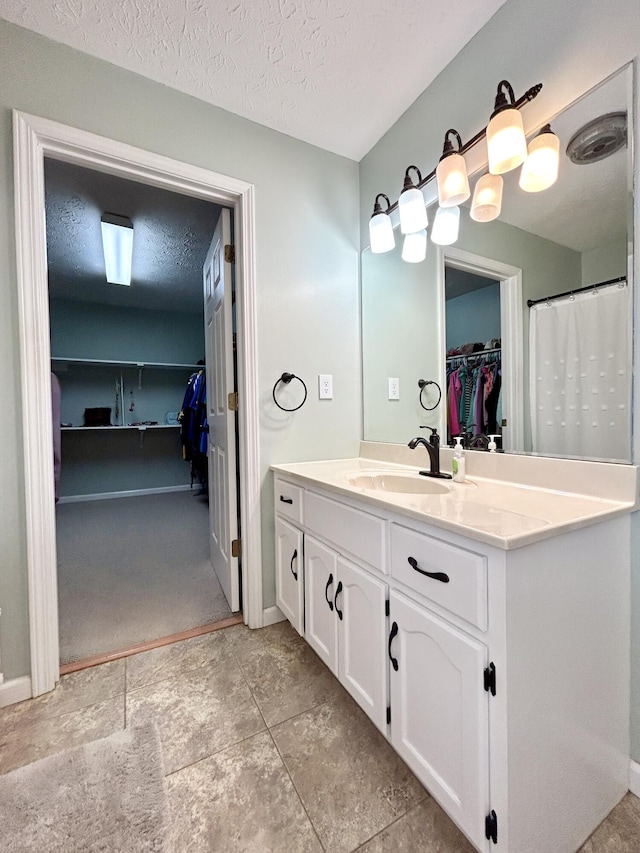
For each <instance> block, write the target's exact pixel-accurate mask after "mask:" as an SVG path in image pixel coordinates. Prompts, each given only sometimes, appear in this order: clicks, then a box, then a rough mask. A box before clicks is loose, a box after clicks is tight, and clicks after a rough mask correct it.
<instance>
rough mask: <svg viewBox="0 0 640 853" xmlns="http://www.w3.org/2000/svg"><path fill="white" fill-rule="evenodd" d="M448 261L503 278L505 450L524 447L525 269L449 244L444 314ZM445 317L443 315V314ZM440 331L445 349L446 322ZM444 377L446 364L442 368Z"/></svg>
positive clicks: (445, 259)
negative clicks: (523, 275) (523, 306)
mask: <svg viewBox="0 0 640 853" xmlns="http://www.w3.org/2000/svg"><path fill="white" fill-rule="evenodd" d="M445 264H447V265H448V266H451V267H455V268H456V269H461V270H466V271H467V272H472V273H475V274H476V275H485V276H486V275H490V276H492V277H495V278H498V279H500V326H501V329H500V334H501V338H502V388H503V391H504V401H505V402H506V403H507V406H508V409H505V408H504V407H503V416H505V417H506V418H507V431H506V432H505V433H504V439H503V445H502V448H503V450H507V451H512V450H520V451H521V450H524V350H523V346H524V337H523V309H522V270H521V269H519V268H518V267H512V266H511V265H509V264H503V263H502V262H501V261H494V260H492V259H491V258H484V257H482V256H481V255H475V254H473V253H472V252H466V251H464V250H463V249H456V248H455V247H453V246H447V247H446V248H443V249H442V250H441V273H440V274H441V279H442V288H443V291H442V293H443V295H442V302H443V308H442V315H443V317H444V311H445V309H444V275H445V274H444V267H445ZM441 319H442V318H441ZM441 328H442V331H441V335H442V338H443V343H442V346H441V350H442V352H443V353H444V351H445V348H446V345H445V343H444V335H445V331H444V330H445V329H446V326H444V325H442V327H441ZM441 375H442V378H443V380H444V376H445V373H444V368H443V369H442V370H441Z"/></svg>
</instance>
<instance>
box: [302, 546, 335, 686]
mask: <svg viewBox="0 0 640 853" xmlns="http://www.w3.org/2000/svg"><path fill="white" fill-rule="evenodd" d="M337 559H338V555H337V554H336V552H335V551H332V550H331V548H327V546H326V545H323V544H322V543H321V542H318V540H317V539H314V538H313V536H306V537H305V547H304V601H305V629H304V636H305V639H306V641H307V642H308V643H309V645H310V646H311V648H312V649H313V650H314V651H315V652H316V654H317V655H318V656H319V657H320V659H321V660H322V661H323V662H324V663H325V664H326V665H327V666H328V667H329V669H330V670H331V671H332V672H333V673H334V674H335V675H337V674H338V662H337V653H338V618H337V616H336V612H335V608H334V603H333V599H334V596H335V592H336V588H337V585H338V579H337V572H338V570H337V566H336V563H337Z"/></svg>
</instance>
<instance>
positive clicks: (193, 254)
mask: <svg viewBox="0 0 640 853" xmlns="http://www.w3.org/2000/svg"><path fill="white" fill-rule="evenodd" d="M45 200H46V222H47V264H48V269H49V292H50V294H51V296H53V297H58V298H63V299H77V300H81V301H87V302H102V303H105V304H107V305H122V306H125V307H133V306H135V307H140V308H153V309H159V310H170V311H185V312H199V313H202V266H203V264H204V260H205V257H206V254H207V249H208V248H209V244H210V243H211V238H212V237H213V232H214V229H215V226H216V222H217V221H218V216H219V215H220V208H219V207H218V206H217V205H215V204H211V203H210V202H207V201H202V200H201V199H195V198H190V197H189V196H184V195H178V194H176V193H171V192H167V190H162V189H158V188H157V187H150V186H146V185H145V184H140V183H136V182H134V181H128V180H124V179H123V178H117V177H114V176H112V175H106V174H103V173H101V172H95V171H92V170H90V169H84V168H81V167H80V166H74V165H70V164H68V163H61V162H58V161H56V160H45ZM103 213H117V214H120V215H122V216H128V217H129V218H130V219H131V221H132V222H133V270H132V281H131V286H130V287H122V286H120V285H115V284H107V281H106V279H105V270H104V256H103V253H102V239H101V234H100V217H101V216H102V214H103Z"/></svg>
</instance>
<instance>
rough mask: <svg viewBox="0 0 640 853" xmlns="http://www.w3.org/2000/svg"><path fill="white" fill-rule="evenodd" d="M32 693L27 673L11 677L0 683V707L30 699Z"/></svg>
mask: <svg viewBox="0 0 640 853" xmlns="http://www.w3.org/2000/svg"><path fill="white" fill-rule="evenodd" d="M32 695H33V694H32V692H31V679H30V678H29V676H28V675H23V676H22V677H21V678H12V679H11V680H10V681H5V682H4V684H0V708H6V707H7V705H15V704H16V702H24V700H25V699H31V697H32Z"/></svg>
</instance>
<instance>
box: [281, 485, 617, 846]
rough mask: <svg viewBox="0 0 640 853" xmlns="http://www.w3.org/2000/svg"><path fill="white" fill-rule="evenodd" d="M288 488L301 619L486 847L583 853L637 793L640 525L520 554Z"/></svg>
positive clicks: (284, 566) (285, 607)
mask: <svg viewBox="0 0 640 853" xmlns="http://www.w3.org/2000/svg"><path fill="white" fill-rule="evenodd" d="M286 476H287V474H286V473H285V472H283V471H282V470H278V472H277V477H276V492H275V497H276V515H277V519H276V529H277V531H278V535H277V541H278V543H279V544H278V546H277V547H278V570H277V587H278V589H277V600H278V604H279V606H280V607H281V609H282V611H283V613H284V614H285V615H286V616H287V618H288V619H290V621H291V622H292V624H293V625H294V626H295V627H296V628H297V630H299V631H300V630H304V636H305V639H306V640H307V642H309V644H310V645H311V646H312V647H313V648H314V649H315V651H316V652H317V654H318V655H319V656H320V658H321V659H322V660H323V661H324V662H325V663H326V664H327V666H328V667H329V668H330V669H331V670H332V671H333V672H334V673H335V674H336V675H337V677H339V678H340V680H341V682H342V684H343V685H344V686H345V687H346V689H347V690H349V692H350V693H351V695H352V696H353V697H354V698H355V699H356V701H357V702H358V703H359V704H360V705H361V707H362V708H364V710H365V711H366V712H367V713H368V714H369V716H370V717H371V719H372V720H373V721H374V722H375V724H376V725H377V726H378V727H379V728H380V729H381V730H382V731H383V733H384V734H385V736H386V737H387V738H388V740H389V741H390V743H391V744H392V746H393V747H394V748H395V749H396V751H397V752H398V754H399V755H400V756H402V758H403V759H404V760H405V761H406V763H407V764H408V765H409V767H411V769H412V770H413V771H414V773H415V774H416V776H417V777H418V778H419V779H420V781H421V782H422V783H423V784H424V786H425V787H426V788H427V790H428V791H429V793H430V794H431V795H432V796H433V797H434V799H436V800H437V801H438V802H439V803H440V805H441V806H442V807H443V808H444V809H445V811H446V812H447V813H448V814H449V815H450V817H451V818H452V819H453V820H454V821H455V822H456V823H457V824H458V826H459V827H460V828H461V829H462V831H463V832H464V833H465V835H466V836H467V837H468V838H469V840H470V841H471V842H472V844H473V845H474V846H475V847H476V848H477V849H478V850H479V851H482V853H490V851H494V850H496V851H498V853H501V852H502V851H504V853H532V851H534V850H535V851H536V853H574V851H575V850H577V849H578V848H579V847H580V845H581V844H582V843H584V841H585V840H586V838H587V837H588V835H589V834H590V833H591V832H592V831H593V830H594V829H595V828H596V826H597V825H598V824H599V823H600V822H601V821H602V820H603V819H604V818H605V817H606V815H607V814H608V812H609V811H610V810H611V809H612V808H613V807H614V806H615V805H616V804H617V802H618V801H619V800H620V799H621V798H622V796H623V795H624V793H625V791H626V790H627V788H628V778H629V732H628V691H629V674H628V668H629V642H630V640H629V565H630V558H629V544H628V543H629V538H630V537H629V515H628V514H626V515H621V514H619V515H616V516H614V517H607V518H602V519H599V520H598V523H596V524H591V525H590V526H584V525H583V526H579V525H576V526H575V529H574V527H572V526H568V527H567V529H565V530H563V531H562V532H561V533H558V534H557V535H555V536H552V537H547V538H544V537H542V536H541V537H539V538H537V539H534V540H532V541H527V543H526V544H524V545H522V546H521V547H515V548H514V547H509V545H508V544H507V545H504V546H500V544H499V543H498V544H495V545H494V544H489V543H488V542H486V541H482V538H481V537H478V536H474V535H473V531H469V533H468V534H467V531H466V530H465V528H462V527H460V532H453V531H452V530H445V529H443V528H442V527H439V526H436V525H435V524H433V523H430V521H429V519H428V518H426V517H423V518H422V519H418V518H416V517H415V516H416V513H413V514H411V513H410V512H403V511H402V509H401V508H398V506H397V505H394V504H393V503H391V502H387V503H382V502H381V501H376V502H373V501H369V502H368V501H367V500H366V496H365V497H364V498H363V496H362V495H361V494H358V493H354V494H353V496H351V495H349V494H345V493H344V491H343V492H339V493H336V492H332V491H331V489H329V488H327V487H326V486H325V485H324V484H323V483H317V484H316V483H315V482H313V481H308V480H305V479H304V478H300V479H299V480H296V478H295V477H294V476H292V477H291V480H290V481H287V480H286ZM281 496H283V497H284V501H281V499H280V498H281ZM288 501H291V502H290V503H289V502H288ZM296 537H299V538H296ZM301 540H303V542H302V541H301ZM280 543H286V544H280ZM301 548H302V550H303V551H304V568H303V569H302V567H300V568H299V569H298V570H297V571H298V578H297V580H295V581H294V580H293V573H292V570H291V566H292V565H294V567H295V560H294V562H293V564H292V563H291V557H292V555H293V552H294V550H297V551H298V554H299V553H300V549H301ZM294 583H295V584H296V586H295V587H294ZM301 583H302V585H303V598H301V597H300V595H301V589H300V584H301ZM292 601H293V603H292ZM302 625H303V626H304V628H302V627H301V626H302Z"/></svg>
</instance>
